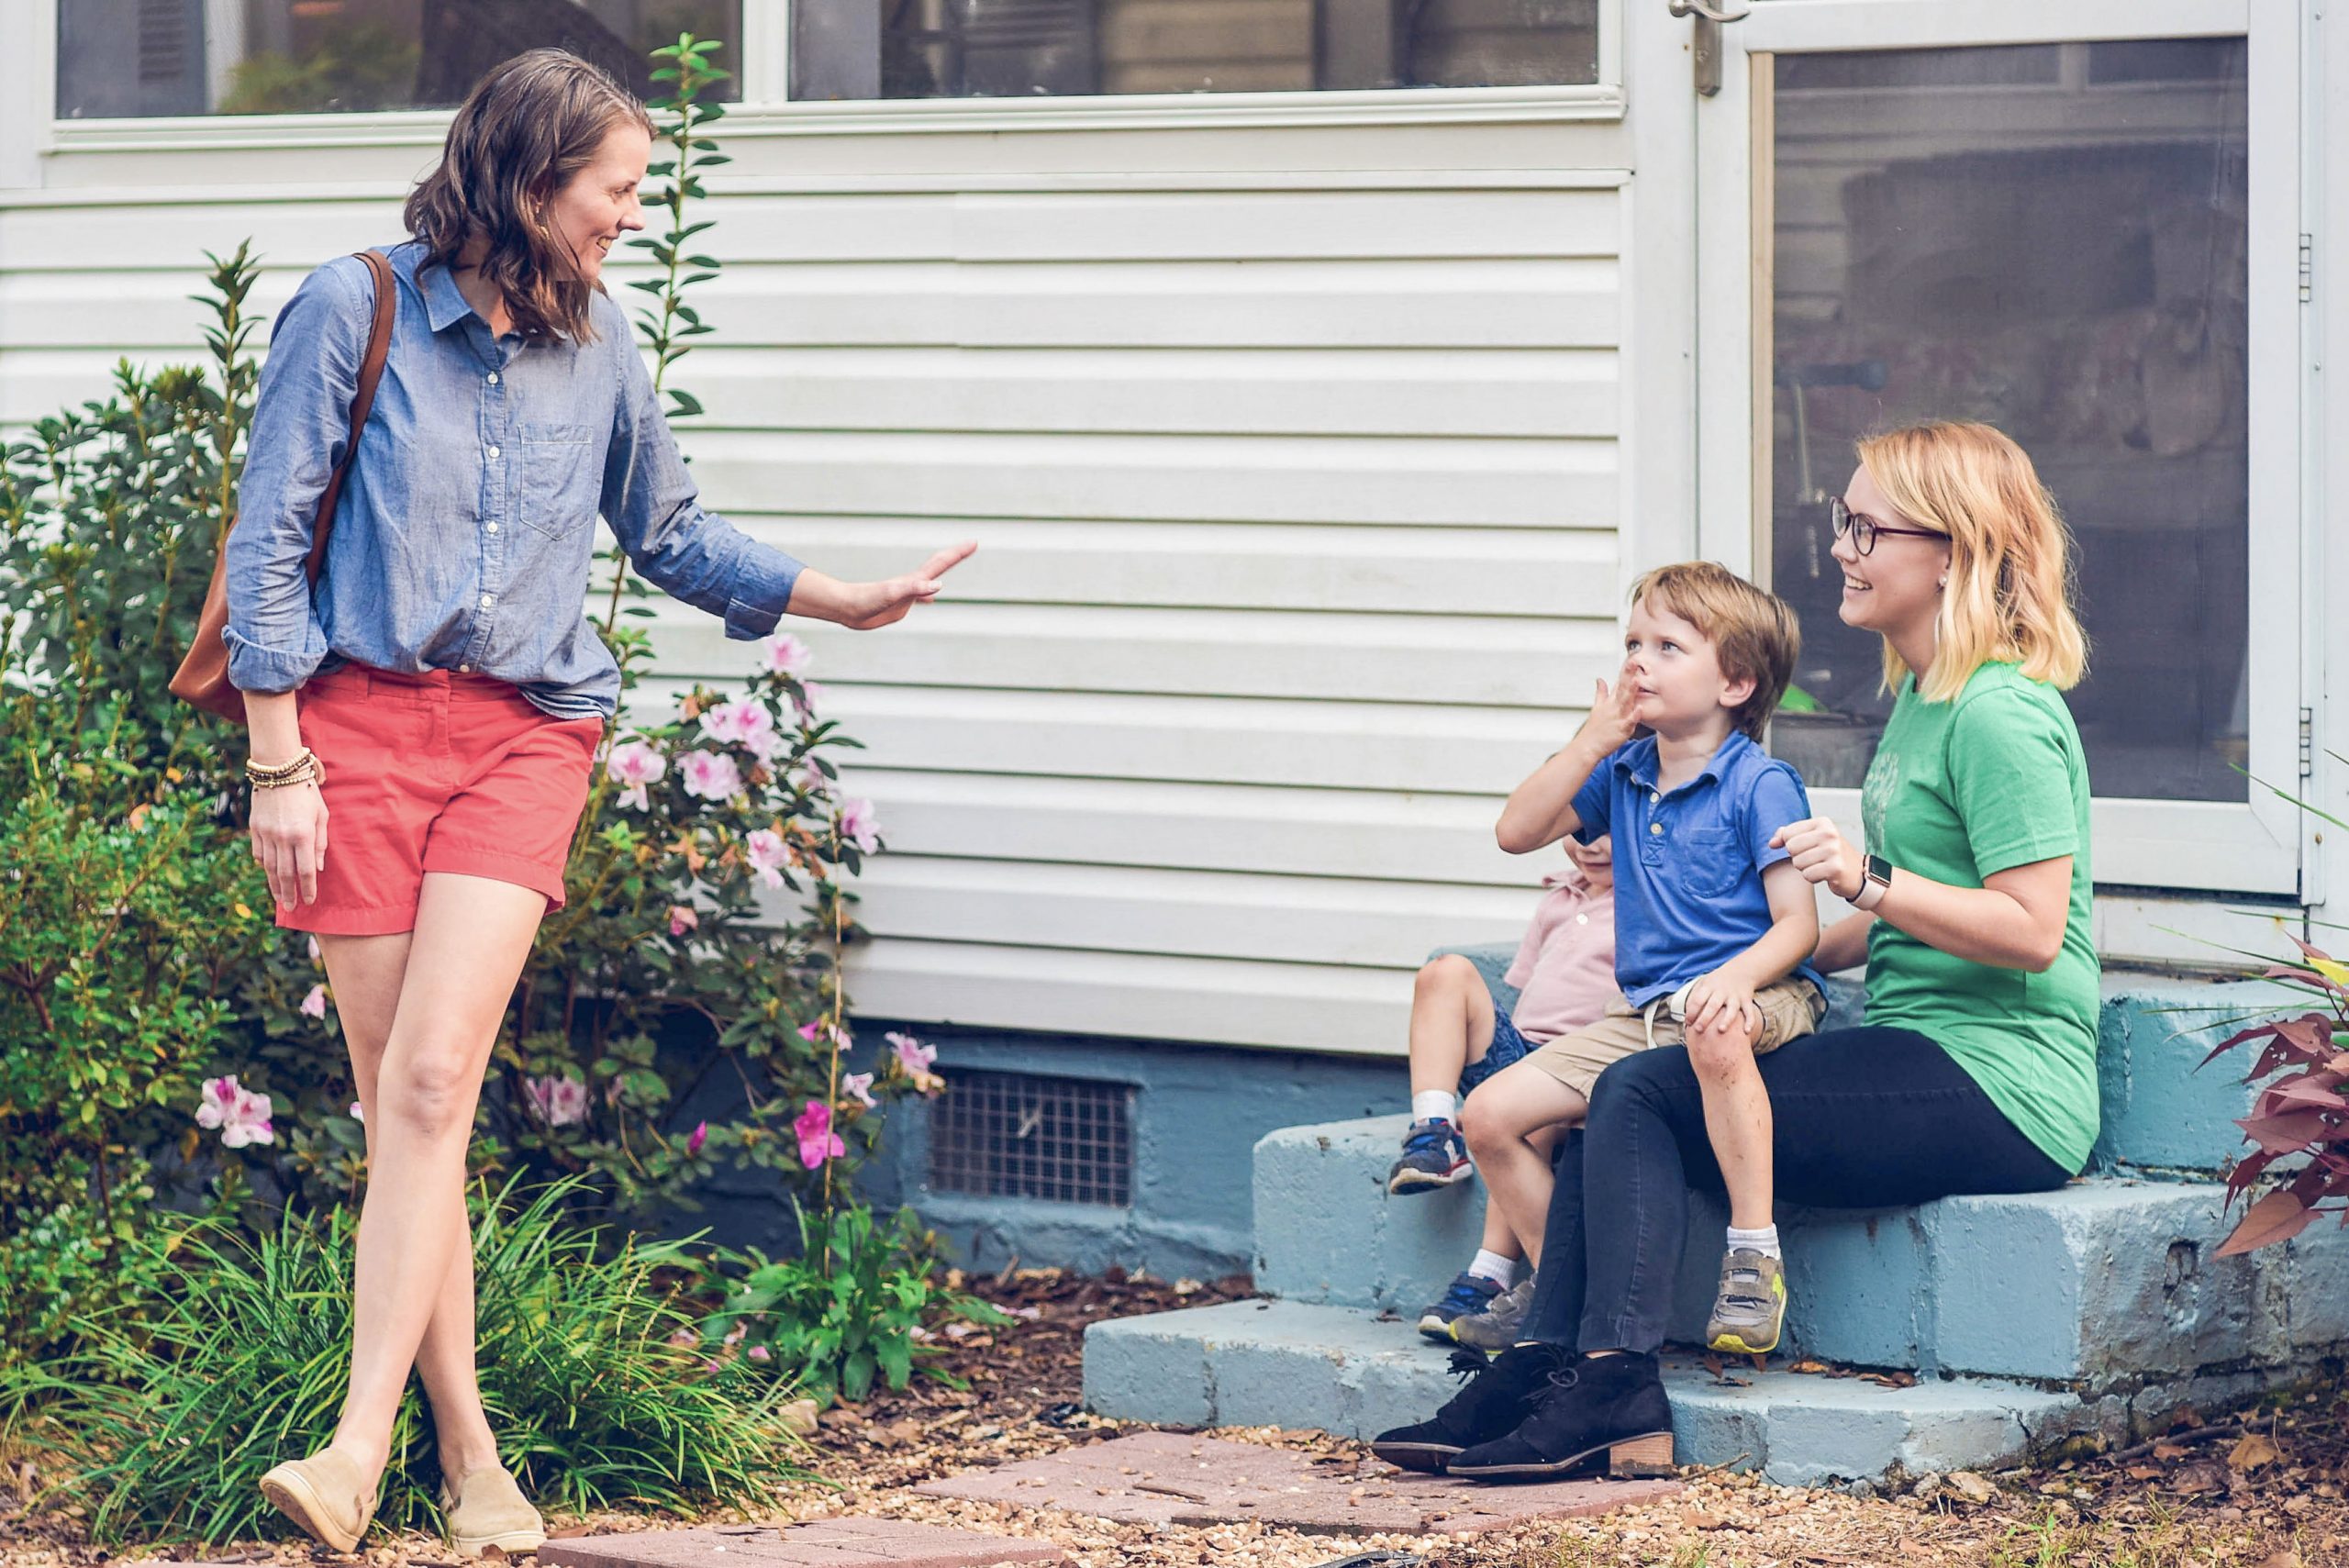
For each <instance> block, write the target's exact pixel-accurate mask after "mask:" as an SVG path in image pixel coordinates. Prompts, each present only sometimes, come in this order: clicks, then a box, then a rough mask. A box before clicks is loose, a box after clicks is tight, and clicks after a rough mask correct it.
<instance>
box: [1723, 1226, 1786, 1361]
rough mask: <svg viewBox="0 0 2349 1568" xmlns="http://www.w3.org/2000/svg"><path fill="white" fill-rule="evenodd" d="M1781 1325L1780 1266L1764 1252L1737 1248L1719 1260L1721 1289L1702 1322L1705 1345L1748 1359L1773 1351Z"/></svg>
mask: <svg viewBox="0 0 2349 1568" xmlns="http://www.w3.org/2000/svg"><path fill="white" fill-rule="evenodd" d="M1786 1320H1787V1272H1786V1266H1785V1265H1784V1264H1783V1263H1781V1262H1778V1260H1777V1259H1776V1258H1774V1257H1772V1256H1770V1254H1769V1253H1767V1252H1759V1251H1754V1250H1753V1248H1751V1247H1739V1248H1736V1249H1734V1250H1732V1251H1731V1252H1730V1253H1729V1254H1728V1255H1727V1256H1725V1257H1723V1258H1722V1259H1721V1283H1720V1290H1719V1291H1718V1292H1717V1293H1716V1294H1715V1295H1714V1296H1713V1315H1712V1316H1711V1317H1710V1318H1707V1319H1706V1320H1705V1344H1706V1346H1707V1347H1708V1348H1709V1349H1711V1350H1716V1351H1731V1352H1734V1353H1740V1354H1744V1355H1749V1356H1758V1355H1766V1354H1768V1353H1769V1352H1770V1351H1775V1350H1776V1349H1777V1348H1778V1331H1779V1329H1781V1328H1782V1327H1784V1326H1785V1323H1786Z"/></svg>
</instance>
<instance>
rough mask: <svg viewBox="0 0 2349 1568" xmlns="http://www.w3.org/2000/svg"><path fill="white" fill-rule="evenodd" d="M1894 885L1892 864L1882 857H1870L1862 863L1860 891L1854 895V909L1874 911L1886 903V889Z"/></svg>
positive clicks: (1852, 901)
mask: <svg viewBox="0 0 2349 1568" xmlns="http://www.w3.org/2000/svg"><path fill="white" fill-rule="evenodd" d="M1891 885H1892V862H1890V861H1888V860H1886V859H1885V858H1884V857H1883V856H1882V855H1870V856H1868V857H1867V859H1866V860H1865V861H1864V862H1861V866H1860V890H1859V891H1858V892H1857V893H1854V894H1853V895H1852V896H1851V899H1850V903H1851V906H1852V907H1853V908H1854V909H1873V908H1875V907H1876V906H1877V905H1879V904H1881V903H1883V902H1884V894H1885V889H1887V888H1888V887H1890V886H1891Z"/></svg>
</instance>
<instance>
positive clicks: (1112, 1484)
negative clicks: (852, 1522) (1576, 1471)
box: [914, 1432, 1680, 1535]
mask: <svg viewBox="0 0 2349 1568" xmlns="http://www.w3.org/2000/svg"><path fill="white" fill-rule="evenodd" d="M1379 1472H1380V1473H1377V1474H1375V1475H1368V1474H1365V1475H1364V1476H1361V1477H1359V1478H1357V1477H1354V1476H1353V1475H1351V1474H1332V1473H1331V1467H1330V1466H1328V1465H1319V1464H1315V1463H1314V1462H1313V1461H1312V1457H1311V1456H1310V1455H1308V1454H1303V1453H1297V1452H1293V1451H1290V1450H1287V1449H1276V1448H1264V1447H1260V1446H1258V1445H1257V1444H1254V1443H1240V1442H1227V1441H1224V1440H1220V1439H1217V1438H1195V1437H1185V1436H1182V1435H1181V1434H1179V1433H1175V1432H1137V1433H1135V1434H1133V1435H1132V1436H1130V1437H1123V1438H1115V1439H1112V1440H1109V1441H1108V1442H1099V1443H1088V1444H1085V1446H1083V1447H1080V1448H1072V1449H1063V1450H1062V1451H1060V1452H1058V1453H1053V1454H1047V1455H1046V1456H1044V1457H1043V1458H1041V1459H1030V1460H1023V1461H1021V1462H1019V1463H1017V1464H1006V1465H999V1466H997V1467H996V1468H995V1469H993V1470H974V1471H970V1472H968V1473H964V1474H962V1475H950V1476H946V1477H943V1478H941V1479H940V1480H936V1481H925V1482H923V1483H921V1484H920V1485H918V1486H916V1487H915V1488H914V1490H915V1491H917V1492H925V1493H928V1494H930V1496H937V1497H964V1498H970V1499H973V1500H975V1501H979V1502H989V1503H1011V1504H1016V1505H1018V1506H1019V1507H1029V1508H1060V1509H1064V1510H1066V1511H1067V1512H1070V1513H1077V1514H1092V1515H1094V1516H1096V1517H1097V1518H1109V1519H1119V1520H1128V1521H1132V1522H1136V1523H1151V1524H1179V1525H1194V1524H1223V1523H1228V1522H1230V1521H1233V1520H1239V1519H1260V1520H1262V1521H1263V1522H1264V1524H1265V1525H1266V1526H1267V1527H1277V1528H1285V1529H1298V1530H1306V1531H1311V1532H1317V1533H1360V1532H1367V1531H1373V1530H1395V1531H1401V1532H1405V1533H1408V1534H1414V1535H1466V1534H1469V1533H1471V1532H1473V1531H1476V1530H1486V1529H1506V1528H1508V1527H1509V1526H1511V1525H1520V1524H1527V1523H1531V1521H1533V1520H1536V1519H1550V1518H1571V1517H1574V1516H1577V1515H1586V1514H1601V1513H1605V1512H1607V1511H1608V1510H1609V1509H1610V1508H1620V1507H1625V1506H1626V1505H1629V1504H1632V1503H1644V1502H1649V1501H1651V1500H1653V1499H1654V1498H1657V1497H1662V1496H1668V1495H1669V1494H1671V1493H1674V1492H1676V1491H1678V1490H1679V1489H1680V1483H1678V1482H1677V1481H1599V1480H1592V1481H1548V1482H1541V1483H1537V1484H1534V1485H1522V1486H1493V1485H1478V1484H1477V1483H1475V1482H1470V1481H1453V1480H1450V1479H1448V1478H1446V1477H1443V1476H1440V1475H1410V1474H1398V1473H1387V1472H1386V1467H1385V1466H1383V1465H1382V1466H1380V1467H1379Z"/></svg>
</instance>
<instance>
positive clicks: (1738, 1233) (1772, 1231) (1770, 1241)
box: [1729, 1225, 1786, 1263]
mask: <svg viewBox="0 0 2349 1568" xmlns="http://www.w3.org/2000/svg"><path fill="white" fill-rule="evenodd" d="M1740 1247H1749V1248H1751V1249H1753V1251H1756V1252H1759V1253H1761V1254H1762V1255H1763V1256H1764V1257H1765V1258H1776V1259H1777V1260H1778V1261H1779V1262H1782V1263H1783V1262H1786V1257H1785V1255H1784V1254H1783V1253H1781V1252H1780V1251H1778V1228H1777V1227H1776V1226H1775V1225H1765V1226H1764V1227H1762V1229H1759V1230H1740V1229H1738V1228H1737V1227H1736V1226H1734V1225H1732V1226H1731V1227H1730V1228H1729V1250H1730V1251H1732V1252H1734V1251H1737V1250H1738V1249H1739V1248H1740Z"/></svg>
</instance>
